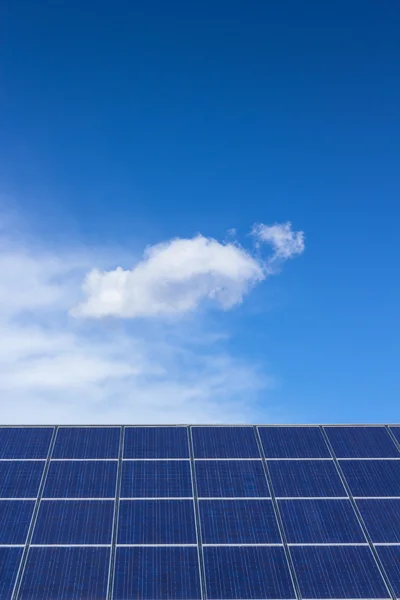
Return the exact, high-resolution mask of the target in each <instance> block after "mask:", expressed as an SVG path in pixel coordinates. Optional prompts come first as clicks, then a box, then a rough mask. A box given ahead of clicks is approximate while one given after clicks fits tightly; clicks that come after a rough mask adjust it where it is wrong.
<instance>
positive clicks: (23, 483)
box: [0, 460, 45, 498]
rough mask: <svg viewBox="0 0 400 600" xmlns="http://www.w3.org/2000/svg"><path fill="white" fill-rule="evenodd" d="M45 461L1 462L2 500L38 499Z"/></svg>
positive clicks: (0, 488) (0, 491)
mask: <svg viewBox="0 0 400 600" xmlns="http://www.w3.org/2000/svg"><path fill="white" fill-rule="evenodd" d="M44 466H45V462H44V461H29V462H24V461H12V460H10V461H5V462H1V461H0V498H36V496H37V493H38V490H39V486H40V481H41V478H42V474H43V469H44Z"/></svg>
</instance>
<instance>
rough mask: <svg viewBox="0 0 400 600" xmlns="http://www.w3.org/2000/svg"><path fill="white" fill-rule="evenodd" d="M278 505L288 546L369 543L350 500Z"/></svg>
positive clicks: (311, 501) (283, 502) (288, 501)
mask: <svg viewBox="0 0 400 600" xmlns="http://www.w3.org/2000/svg"><path fill="white" fill-rule="evenodd" d="M278 503H279V511H280V513H281V517H282V521H283V526H284V528H285V532H286V538H287V541H288V543H291V544H351V543H363V542H364V543H365V542H366V539H365V537H364V534H363V532H362V529H361V527H360V524H359V522H358V519H357V517H356V514H355V512H354V510H353V507H352V506H351V504H350V500H278Z"/></svg>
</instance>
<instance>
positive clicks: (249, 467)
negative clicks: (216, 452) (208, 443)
mask: <svg viewBox="0 0 400 600" xmlns="http://www.w3.org/2000/svg"><path fill="white" fill-rule="evenodd" d="M196 481H197V493H198V496H199V497H200V498H232V497H237V498H240V497H253V498H254V497H268V496H269V495H270V493H269V489H268V483H267V480H266V477H265V473H264V469H263V465H262V462H261V461H260V460H243V461H240V460H197V461H196Z"/></svg>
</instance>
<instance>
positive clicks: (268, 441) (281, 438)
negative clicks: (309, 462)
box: [258, 427, 330, 458]
mask: <svg viewBox="0 0 400 600" xmlns="http://www.w3.org/2000/svg"><path fill="white" fill-rule="evenodd" d="M258 431H259V432H260V437H261V441H262V445H263V448H264V454H265V457H266V458H330V453H329V449H328V446H327V445H326V443H325V440H324V437H323V435H322V433H321V431H320V428H319V427H259V428H258Z"/></svg>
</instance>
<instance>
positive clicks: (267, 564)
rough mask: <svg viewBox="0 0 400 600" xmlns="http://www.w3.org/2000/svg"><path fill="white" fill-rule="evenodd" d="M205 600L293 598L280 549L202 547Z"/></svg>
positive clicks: (292, 590) (284, 560) (287, 570)
mask: <svg viewBox="0 0 400 600" xmlns="http://www.w3.org/2000/svg"><path fill="white" fill-rule="evenodd" d="M204 564H205V574H206V588H207V598H208V599H209V600H217V599H221V600H223V599H227V600H228V599H230V600H235V599H238V600H239V599H241V598H248V599H251V598H271V599H272V598H275V599H278V598H296V594H295V592H294V589H293V585H292V581H291V578H290V572H289V569H288V565H287V561H286V558H285V554H284V551H283V548H282V547H268V546H219V547H218V546H207V547H205V548H204Z"/></svg>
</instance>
